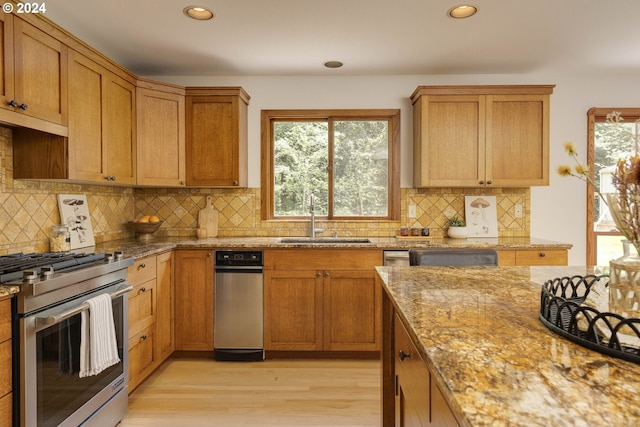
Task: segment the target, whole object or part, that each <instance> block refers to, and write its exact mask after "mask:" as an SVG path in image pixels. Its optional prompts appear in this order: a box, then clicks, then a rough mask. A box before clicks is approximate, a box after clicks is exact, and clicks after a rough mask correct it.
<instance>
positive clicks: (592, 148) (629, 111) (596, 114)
mask: <svg viewBox="0 0 640 427" xmlns="http://www.w3.org/2000/svg"><path fill="white" fill-rule="evenodd" d="M614 111H618V112H620V114H621V116H622V117H623V118H624V119H625V121H632V120H633V121H635V120H638V119H640V108H596V107H594V108H591V109H589V111H587V166H588V167H589V173H590V175H591V180H592V182H593V180H594V178H595V175H594V174H595V167H594V166H595V160H596V145H595V144H596V128H595V126H596V123H597V122H598V123H600V122H605V121H606V119H607V114H609V113H612V112H614ZM586 187H587V230H586V232H587V233H586V234H587V256H586V258H587V259H586V261H587V265H588V266H594V265H597V261H598V236H599V235H600V236H622V233H620V232H616V231H595V230H594V226H595V220H594V215H595V195H594V193H595V188H594V186H593V185H592V184H591V183H590V182H587V185H586Z"/></svg>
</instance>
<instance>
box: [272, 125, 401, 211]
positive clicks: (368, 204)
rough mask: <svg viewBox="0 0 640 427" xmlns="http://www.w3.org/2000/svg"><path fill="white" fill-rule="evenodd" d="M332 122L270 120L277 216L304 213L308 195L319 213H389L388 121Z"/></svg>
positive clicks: (307, 209) (306, 207) (307, 203)
mask: <svg viewBox="0 0 640 427" xmlns="http://www.w3.org/2000/svg"><path fill="white" fill-rule="evenodd" d="M331 125H332V126H330V122H329V121H326V120H323V121H277V122H275V123H274V181H275V182H274V185H275V187H274V205H275V216H306V215H308V214H309V198H310V196H311V194H314V195H315V197H316V210H315V213H316V215H318V216H327V217H330V218H335V217H353V216H370V217H376V216H386V215H387V213H388V193H389V188H388V182H389V168H388V144H389V125H388V122H387V121H386V120H334V121H332V122H331ZM330 128H331V129H332V131H333V132H332V135H329V129H330ZM331 136H332V137H331ZM330 153H333V158H332V159H330V157H329V156H330ZM329 194H333V199H332V200H329Z"/></svg>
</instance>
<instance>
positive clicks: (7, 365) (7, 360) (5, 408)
mask: <svg viewBox="0 0 640 427" xmlns="http://www.w3.org/2000/svg"><path fill="white" fill-rule="evenodd" d="M11 343H12V340H11V297H4V298H2V299H0V426H10V425H11V422H12V416H13V410H12V404H13V393H12V387H13V384H12V378H13V377H12V355H11Z"/></svg>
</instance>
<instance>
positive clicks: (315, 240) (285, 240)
mask: <svg viewBox="0 0 640 427" xmlns="http://www.w3.org/2000/svg"><path fill="white" fill-rule="evenodd" d="M280 243H313V244H322V243H324V244H334V243H371V240H369V239H366V238H354V237H314V238H311V237H283V238H281V239H280Z"/></svg>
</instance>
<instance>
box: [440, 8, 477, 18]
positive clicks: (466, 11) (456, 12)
mask: <svg viewBox="0 0 640 427" xmlns="http://www.w3.org/2000/svg"><path fill="white" fill-rule="evenodd" d="M477 11H478V8H477V7H475V6H471V5H468V4H462V5H459V6H454V7H452V8H451V9H449V11H448V12H447V15H449V16H450V17H452V18H455V19H464V18H468V17H470V16H473V15H475V14H476V12H477Z"/></svg>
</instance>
